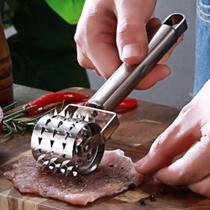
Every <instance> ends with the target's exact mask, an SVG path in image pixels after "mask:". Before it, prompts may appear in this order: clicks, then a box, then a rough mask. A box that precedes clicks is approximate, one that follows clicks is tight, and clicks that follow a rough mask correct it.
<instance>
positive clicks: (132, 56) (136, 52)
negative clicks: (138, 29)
mask: <svg viewBox="0 0 210 210" xmlns="http://www.w3.org/2000/svg"><path fill="white" fill-rule="evenodd" d="M143 53H144V52H143V50H142V48H141V46H140V45H139V44H127V45H125V46H124V47H123V50H122V60H123V61H124V62H126V61H130V62H132V63H135V62H139V61H140V59H141V58H142V56H143Z"/></svg>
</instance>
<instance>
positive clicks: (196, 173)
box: [155, 136, 210, 185]
mask: <svg viewBox="0 0 210 210" xmlns="http://www.w3.org/2000/svg"><path fill="white" fill-rule="evenodd" d="M209 151H210V137H208V136H205V137H202V138H201V140H200V141H199V142H197V143H196V144H195V145H193V146H192V147H191V148H190V149H189V150H188V151H187V152H186V154H185V155H184V156H183V157H182V158H180V159H178V160H176V161H175V162H174V163H173V164H171V165H170V166H168V167H165V168H163V169H161V170H159V171H158V172H157V173H156V174H155V178H157V179H158V180H159V181H160V182H163V183H165V184H168V185H188V184H190V183H193V182H196V181H199V180H200V179H202V178H203V177H205V176H206V175H208V174H209V173H210V166H209V160H210V152H209Z"/></svg>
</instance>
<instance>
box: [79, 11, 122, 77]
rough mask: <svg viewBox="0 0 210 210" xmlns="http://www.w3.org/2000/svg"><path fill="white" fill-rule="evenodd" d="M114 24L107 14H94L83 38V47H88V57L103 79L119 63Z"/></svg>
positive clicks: (112, 71)
mask: <svg viewBox="0 0 210 210" xmlns="http://www.w3.org/2000/svg"><path fill="white" fill-rule="evenodd" d="M92 21H93V22H92ZM96 24H97V28H96ZM115 24H116V22H114V21H113V18H111V17H109V16H107V17H104V16H101V15H98V16H97V15H96V17H94V19H93V20H92V19H91V20H89V23H88V25H89V28H88V31H89V33H87V35H86V37H87V38H86V40H83V43H84V46H85V49H88V53H87V54H88V58H89V59H90V60H91V62H92V63H93V65H94V66H95V69H97V71H98V72H99V74H100V75H101V76H103V77H104V78H105V79H107V78H109V77H110V76H111V75H112V74H113V73H114V71H115V70H116V69H117V68H118V67H119V66H120V64H121V61H120V58H119V54H118V51H117V47H116V43H115V35H116V34H115V30H114V28H115ZM81 39H82V38H81Z"/></svg>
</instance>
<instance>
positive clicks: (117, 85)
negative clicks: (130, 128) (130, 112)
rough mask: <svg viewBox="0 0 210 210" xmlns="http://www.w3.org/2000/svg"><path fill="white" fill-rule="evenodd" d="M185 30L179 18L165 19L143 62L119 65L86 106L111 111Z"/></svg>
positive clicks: (182, 21)
mask: <svg viewBox="0 0 210 210" xmlns="http://www.w3.org/2000/svg"><path fill="white" fill-rule="evenodd" d="M186 29H187V23H186V19H185V16H184V15H183V14H171V15H169V16H168V17H167V18H166V19H165V21H164V22H163V23H162V25H161V27H160V28H159V29H158V31H157V33H156V34H155V35H154V37H153V38H152V40H151V41H150V43H149V50H148V55H147V56H146V58H145V59H144V60H143V61H142V62H141V63H140V64H139V65H128V64H125V63H123V64H122V65H121V66H120V67H119V68H118V69H117V70H116V71H115V73H114V74H113V75H112V76H111V77H110V78H109V79H108V80H107V81H106V82H105V83H104V84H103V86H102V87H101V88H100V89H99V90H98V91H97V92H96V93H95V94H94V95H93V96H92V97H91V98H90V99H89V101H88V103H89V105H90V106H95V107H100V108H102V109H105V110H112V109H114V108H115V107H116V106H117V104H119V103H120V102H121V101H122V100H123V99H124V98H125V97H126V96H127V95H128V94H129V93H130V92H131V91H132V90H133V89H134V88H135V87H136V86H137V84H138V83H139V82H140V80H141V79H143V78H144V77H145V75H146V74H148V73H149V72H150V71H151V69H152V67H153V66H154V65H155V64H156V63H158V61H159V60H160V59H161V58H162V57H163V56H164V55H165V53H166V52H167V51H168V50H169V49H170V48H171V47H172V46H173V45H174V44H175V43H176V41H177V39H178V38H179V37H180V36H181V35H182V34H183V33H184V32H185V31H186Z"/></svg>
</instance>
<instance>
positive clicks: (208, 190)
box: [188, 175, 210, 197]
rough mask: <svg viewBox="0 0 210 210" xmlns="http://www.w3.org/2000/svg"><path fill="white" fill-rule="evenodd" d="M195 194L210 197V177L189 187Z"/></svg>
mask: <svg viewBox="0 0 210 210" xmlns="http://www.w3.org/2000/svg"><path fill="white" fill-rule="evenodd" d="M188 187H189V188H190V189H191V190H192V191H193V192H195V193H198V194H200V195H203V196H207V197H210V175H208V176H207V177H205V178H204V179H202V180H200V181H198V182H196V183H193V184H190V185H189V186H188Z"/></svg>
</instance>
